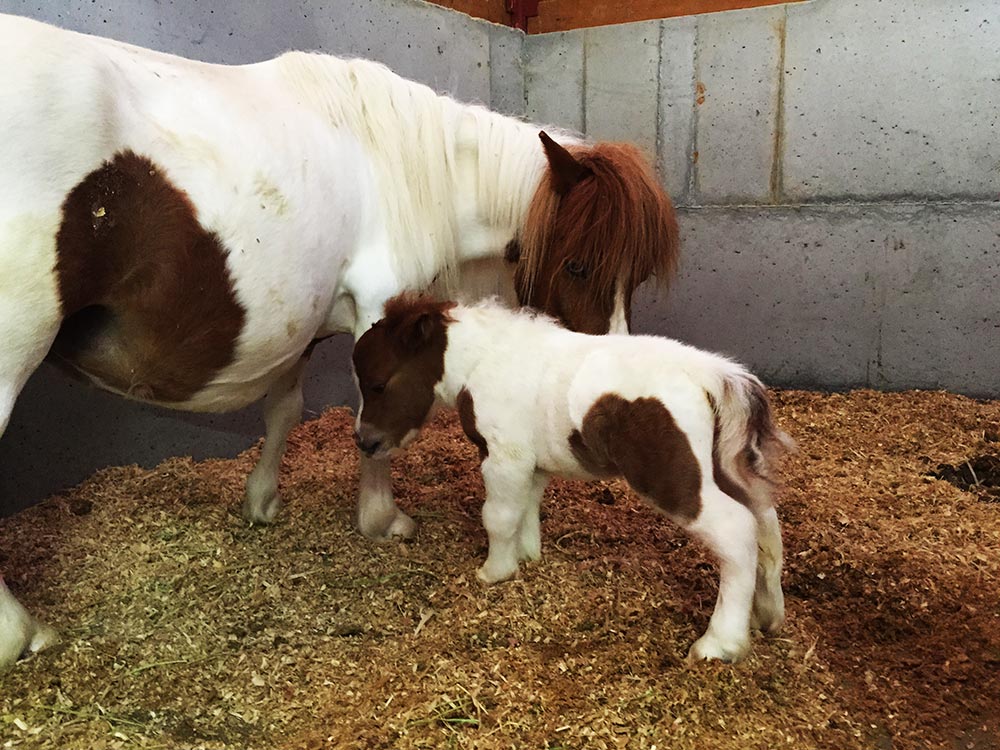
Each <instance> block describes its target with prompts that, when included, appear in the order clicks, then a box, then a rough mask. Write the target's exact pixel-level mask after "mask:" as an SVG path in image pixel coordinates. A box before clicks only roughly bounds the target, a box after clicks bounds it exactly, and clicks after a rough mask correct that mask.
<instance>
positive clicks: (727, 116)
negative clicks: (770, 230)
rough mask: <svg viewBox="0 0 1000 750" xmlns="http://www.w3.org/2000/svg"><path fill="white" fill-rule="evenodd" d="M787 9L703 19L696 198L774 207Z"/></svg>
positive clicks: (698, 62) (698, 65) (698, 63)
mask: <svg viewBox="0 0 1000 750" xmlns="http://www.w3.org/2000/svg"><path fill="white" fill-rule="evenodd" d="M784 19H785V9H784V6H771V7H766V8H756V9H753V10H746V11H728V12H725V13H713V14H709V15H705V16H701V17H699V19H698V42H697V47H698V51H697V56H696V63H695V64H696V69H697V77H698V81H697V84H696V86H697V91H696V94H697V99H696V101H697V102H699V105H698V109H697V114H696V117H697V160H696V167H695V169H696V170H697V172H696V186H697V193H696V197H697V199H698V201H699V202H701V203H703V204H718V203H726V204H733V203H770V202H771V199H772V194H771V192H772V191H771V183H772V173H773V171H774V169H775V164H774V154H775V149H776V145H777V144H776V137H775V134H776V132H777V130H776V128H777V123H778V116H779V111H778V90H779V76H778V69H779V67H780V60H781V39H782V33H783V27H784Z"/></svg>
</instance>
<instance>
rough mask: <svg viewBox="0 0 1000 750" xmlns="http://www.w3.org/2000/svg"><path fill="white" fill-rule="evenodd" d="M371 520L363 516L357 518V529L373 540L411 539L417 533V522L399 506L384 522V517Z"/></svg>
mask: <svg viewBox="0 0 1000 750" xmlns="http://www.w3.org/2000/svg"><path fill="white" fill-rule="evenodd" d="M376 521H377V522H373V521H371V520H370V519H365V518H364V517H363V516H362V517H359V518H358V531H360V532H361V533H362V534H363V535H364V536H365V537H366V538H368V539H371V540H372V541H373V542H391V541H392V540H393V539H413V537H414V536H416V534H417V522H416V521H414V520H413V519H412V518H410V517H409V516H408V515H406V514H405V513H404V512H403V511H401V510H400V509H399V508H396V512H395V514H394V515H393V516H392V518H391V519H390V520H389V523H386V522H385V519H384V518H379V519H376Z"/></svg>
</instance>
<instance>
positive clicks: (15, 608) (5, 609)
mask: <svg viewBox="0 0 1000 750" xmlns="http://www.w3.org/2000/svg"><path fill="white" fill-rule="evenodd" d="M56 640H58V639H57V636H56V632H55V631H54V630H53V629H52V628H50V627H47V626H45V625H42V624H41V623H40V622H38V620H36V619H35V618H33V617H32V616H31V615H29V614H28V611H27V610H26V609H25V608H24V607H23V606H21V603H20V602H19V601H18V600H17V599H15V598H14V595H13V594H12V593H10V589H8V588H7V585H6V584H5V583H4V581H3V577H2V576H0V671H3V669H4V668H6V667H9V666H10V665H11V664H13V663H14V662H16V661H17V660H18V659H19V658H20V657H21V655H22V654H25V653H29V652H35V651H41V650H42V649H43V648H45V647H46V646H49V645H51V644H52V643H54V642H55V641H56Z"/></svg>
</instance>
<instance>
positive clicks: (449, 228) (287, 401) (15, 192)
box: [0, 16, 624, 668]
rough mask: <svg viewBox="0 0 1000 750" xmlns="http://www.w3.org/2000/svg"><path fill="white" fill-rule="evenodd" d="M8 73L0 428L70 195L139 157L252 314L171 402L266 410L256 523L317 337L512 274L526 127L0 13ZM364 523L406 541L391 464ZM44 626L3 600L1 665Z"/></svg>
mask: <svg viewBox="0 0 1000 750" xmlns="http://www.w3.org/2000/svg"><path fill="white" fill-rule="evenodd" d="M0 70H2V71H3V75H2V76H0V111H2V113H3V114H2V117H0V434H2V433H3V430H4V429H5V428H6V426H7V423H8V420H9V418H10V413H11V409H12V408H13V406H14V402H15V400H16V398H17V396H18V394H19V393H20V391H21V389H22V387H23V386H24V383H25V381H26V380H27V379H28V377H29V376H30V375H31V373H32V372H33V371H34V370H35V368H36V367H37V366H38V365H39V363H40V362H41V361H42V359H43V358H44V357H45V355H46V353H47V352H48V350H49V348H50V346H51V344H52V342H53V339H54V337H55V336H56V333H57V331H58V330H59V326H60V323H61V312H60V300H59V295H58V286H57V279H56V276H55V273H54V270H53V269H54V267H55V264H56V233H57V230H58V228H59V226H60V221H61V208H62V204H63V201H64V199H65V198H66V196H67V194H68V193H69V191H70V190H72V189H73V188H74V186H76V185H77V184H78V183H80V181H81V180H82V178H83V177H84V176H85V175H87V174H89V173H91V172H92V171H93V170H95V169H97V168H98V167H100V166H101V165H102V164H103V163H104V162H105V161H106V160H110V159H111V158H112V157H114V156H115V155H116V154H118V153H120V152H122V151H123V150H131V151H134V152H135V153H137V154H140V155H142V156H144V157H147V158H149V159H150V160H151V161H152V162H153V163H155V164H156V166H157V169H158V170H160V171H161V172H162V174H163V175H165V176H166V178H167V179H168V180H169V181H170V183H171V184H172V185H174V186H175V187H176V188H177V189H179V190H181V191H182V192H183V193H185V194H186V195H187V196H188V197H189V198H190V200H191V202H192V204H193V205H194V206H195V207H196V209H197V212H198V217H197V218H198V220H199V222H200V224H201V225H202V227H203V228H204V229H206V230H207V231H209V232H212V233H214V234H215V235H217V236H218V238H219V239H220V240H221V242H222V244H223V246H224V248H225V250H226V253H227V259H226V263H227V270H228V272H229V274H230V276H231V278H232V281H233V284H234V287H235V292H236V297H237V299H238V301H239V302H240V304H241V305H242V306H243V307H244V308H245V310H246V323H245V326H244V329H243V331H242V334H241V337H240V339H239V340H238V342H237V346H236V352H235V357H234V360H233V362H232V363H231V364H230V365H229V366H227V367H225V368H224V369H223V370H222V371H220V372H218V373H217V375H216V377H215V378H214V379H213V380H212V382H210V383H209V384H208V385H207V386H206V387H205V388H204V389H203V390H201V391H200V392H198V393H196V394H194V395H193V396H192V397H191V398H190V400H188V401H185V402H183V403H170V404H164V405H165V406H169V407H173V408H179V409H187V410H199V411H222V410H230V409H236V408H239V407H242V406H244V405H246V404H249V403H251V402H253V401H256V400H258V399H260V398H261V397H263V396H265V394H266V395H267V401H266V408H265V421H266V425H267V438H266V441H265V446H264V449H263V453H262V456H261V459H260V462H259V464H258V465H257V467H256V468H255V469H254V471H253V473H252V474H251V476H250V478H249V481H248V484H247V496H246V504H245V506H244V514H245V516H246V517H247V518H248V519H250V520H252V521H261V522H266V521H270V520H271V519H272V518H273V517H274V514H275V513H276V511H277V509H278V505H279V503H278V498H277V469H278V465H279V463H280V458H281V454H282V452H283V450H284V445H285V438H286V436H287V434H288V431H289V430H290V429H291V427H292V426H294V425H295V424H296V423H297V422H298V420H299V418H300V412H301V407H302V392H301V380H302V367H303V365H304V361H303V359H302V354H303V351H304V350H305V349H306V347H307V346H308V345H309V343H310V342H311V341H312V340H313V339H315V338H317V337H322V336H326V335H330V334H333V333H337V332H346V333H350V334H353V335H354V336H355V338H357V337H358V336H360V335H361V333H363V332H364V331H365V330H367V329H368V327H369V326H370V325H371V324H372V323H373V322H374V321H375V320H377V319H378V318H379V317H380V316H381V311H382V306H383V303H384V302H385V300H386V299H387V298H388V297H390V296H392V295H394V294H396V293H398V292H400V291H402V290H404V289H414V288H424V287H427V286H429V285H430V284H431V283H432V281H434V279H435V277H438V276H440V278H439V279H438V283H439V284H442V285H443V286H444V287H445V288H446V289H447V290H449V291H451V292H452V293H456V292H457V293H461V289H462V285H463V277H462V269H463V265H466V266H473V265H474V266H476V267H477V268H480V267H481V265H482V263H483V262H486V261H488V260H490V259H497V264H498V265H497V267H495V268H494V269H493V270H492V272H491V274H490V276H491V278H493V279H497V278H503V277H505V276H506V275H507V272H506V271H505V270H503V269H501V268H500V267H499V264H500V263H502V261H500V260H499V258H500V257H501V256H502V254H503V250H504V246H505V245H506V244H507V242H509V241H510V240H511V239H512V238H513V237H514V235H515V232H516V231H517V230H518V228H519V227H520V226H521V225H522V224H523V222H524V218H525V213H526V210H527V207H528V205H529V202H530V199H531V197H532V195H533V193H534V191H535V189H536V187H537V186H538V184H539V181H540V179H541V176H542V174H543V171H544V169H545V164H546V162H545V157H544V154H543V151H542V149H541V147H540V144H539V140H538V128H537V127H536V126H532V125H530V124H525V123H521V122H518V121H516V120H514V119H512V118H507V117H503V116H500V115H497V114H494V113H491V112H489V111H487V110H485V109H483V108H481V107H474V106H465V105H461V104H459V103H458V102H456V101H454V100H452V99H449V98H447V97H442V96H438V95H436V94H435V93H434V92H432V91H431V90H430V89H429V88H427V87H425V86H422V85H419V84H415V83H412V82H409V81H406V80H404V79H402V78H400V77H398V76H396V75H394V74H392V73H391V72H390V71H389V70H388V69H386V68H385V67H383V66H381V65H378V64H375V63H371V62H367V61H362V60H342V59H338V58H334V57H329V56H324V55H311V54H303V53H288V54H286V55H283V56H281V57H279V58H277V59H275V60H271V61H267V62H262V63H258V64H254V65H245V66H235V67H230V66H220V65H209V64H204V63H199V62H193V61H189V60H185V59H181V58H177V57H173V56H170V55H165V54H160V53H157V52H152V51H149V50H145V49H140V48H138V47H134V46H131V45H127V44H122V43H119V42H115V41H111V40H107V39H100V38H96V37H91V36H85V35H82V34H76V33H72V32H68V31H63V30H60V29H56V28H54V27H51V26H47V25H44V24H41V23H37V22H34V21H30V20H27V19H23V18H18V17H13V16H0ZM563 140H566V139H565V138H564V139H563ZM489 291H490V292H492V293H495V292H496V291H497V289H496V286H495V285H494V286H493V287H492V288H491V289H490V290H489ZM616 319H617V320H624V316H623V313H622V312H621V311H619V312H618V313H617V314H616ZM123 395H127V394H123ZM357 521H358V525H359V527H360V529H361V531H362V532H363V533H365V534H366V535H368V536H370V537H373V538H387V537H392V536H394V535H402V536H410V535H412V533H413V529H414V524H413V522H412V521H411V520H410V518H408V517H407V516H406V515H405V514H403V513H402V512H401V511H399V509H398V508H397V507H396V505H395V502H394V501H393V498H392V493H391V485H390V482H389V464H388V460H370V459H363V460H362V466H361V489H360V497H359V505H358V519H357ZM0 581H2V579H0ZM12 623H17V624H12ZM39 628H40V626H38V625H37V623H34V621H33V620H31V619H30V617H29V616H28V615H27V613H25V612H24V610H23V609H22V608H21V607H20V605H19V604H17V602H16V600H15V599H14V598H13V596H12V595H11V594H10V593H9V592H8V591H7V589H6V588H5V587H0V668H3V667H4V666H5V665H7V664H9V663H10V662H11V661H12V660H13V659H14V658H16V656H17V655H18V654H19V653H20V652H21V651H22V650H24V649H25V648H26V647H28V646H30V645H32V644H33V643H35V642H34V641H33V640H32V639H34V638H35V635H36V634H37V633H38V632H40V630H39ZM35 645H37V643H35Z"/></svg>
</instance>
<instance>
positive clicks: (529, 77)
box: [524, 31, 584, 133]
mask: <svg viewBox="0 0 1000 750" xmlns="http://www.w3.org/2000/svg"><path fill="white" fill-rule="evenodd" d="M524 54H525V61H524V86H525V102H526V108H525V115H526V116H527V118H528V119H529V120H531V121H532V122H537V123H538V124H540V125H558V126H560V127H564V128H569V129H571V130H576V131H578V132H581V133H582V132H583V129H584V119H583V94H584V92H583V70H584V68H583V33H581V32H579V31H563V32H559V33H556V34H537V35H529V36H527V37H526V38H525V40H524Z"/></svg>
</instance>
